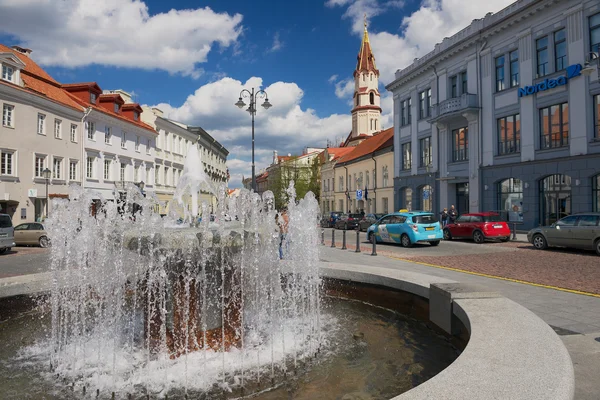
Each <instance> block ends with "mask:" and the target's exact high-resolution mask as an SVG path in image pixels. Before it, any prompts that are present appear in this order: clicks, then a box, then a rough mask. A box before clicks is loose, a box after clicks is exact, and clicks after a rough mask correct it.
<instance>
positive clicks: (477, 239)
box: [473, 231, 485, 244]
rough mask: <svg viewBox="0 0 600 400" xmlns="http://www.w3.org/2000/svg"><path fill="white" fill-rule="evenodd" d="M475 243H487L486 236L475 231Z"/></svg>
mask: <svg viewBox="0 0 600 400" xmlns="http://www.w3.org/2000/svg"><path fill="white" fill-rule="evenodd" d="M473 241H474V242H475V243H478V244H481V243H483V242H484V241H485V236H483V233H481V231H475V232H473Z"/></svg>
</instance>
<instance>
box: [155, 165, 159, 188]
mask: <svg viewBox="0 0 600 400" xmlns="http://www.w3.org/2000/svg"><path fill="white" fill-rule="evenodd" d="M159 183H160V165H156V166H155V167H154V184H156V185H158V184H159Z"/></svg>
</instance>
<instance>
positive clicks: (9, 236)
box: [0, 214, 15, 254]
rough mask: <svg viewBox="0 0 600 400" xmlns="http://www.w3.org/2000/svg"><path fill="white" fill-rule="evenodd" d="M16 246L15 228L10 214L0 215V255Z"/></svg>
mask: <svg viewBox="0 0 600 400" xmlns="http://www.w3.org/2000/svg"><path fill="white" fill-rule="evenodd" d="M14 245H15V228H13V224H12V218H10V215H8V214H0V254H4V253H6V252H7V251H10V249H11V248H12V247H13V246H14Z"/></svg>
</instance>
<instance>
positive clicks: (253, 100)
mask: <svg viewBox="0 0 600 400" xmlns="http://www.w3.org/2000/svg"><path fill="white" fill-rule="evenodd" d="M258 96H260V97H264V98H265V101H264V103H263V104H262V106H263V107H264V108H265V110H268V109H269V108H271V106H272V104H271V103H269V96H268V95H267V92H265V91H264V90H258V91H256V92H254V88H252V91H249V90H248V89H242V91H241V92H240V98H239V100H238V101H237V103H235V105H236V106H238V107H239V108H240V109H242V108H244V107H246V103H244V101H243V100H242V97H249V98H250V104H249V105H248V108H247V109H246V111H248V112H249V113H250V115H251V116H252V190H254V191H255V192H256V174H255V168H254V116H255V115H256V98H257V97H258Z"/></svg>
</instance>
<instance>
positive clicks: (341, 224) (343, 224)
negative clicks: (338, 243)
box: [334, 214, 362, 230]
mask: <svg viewBox="0 0 600 400" xmlns="http://www.w3.org/2000/svg"><path fill="white" fill-rule="evenodd" d="M361 219H362V214H342V215H341V216H340V217H339V218H338V219H337V221H335V226H334V227H335V229H344V230H348V229H356V227H357V226H358V223H359V222H360V220H361Z"/></svg>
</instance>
